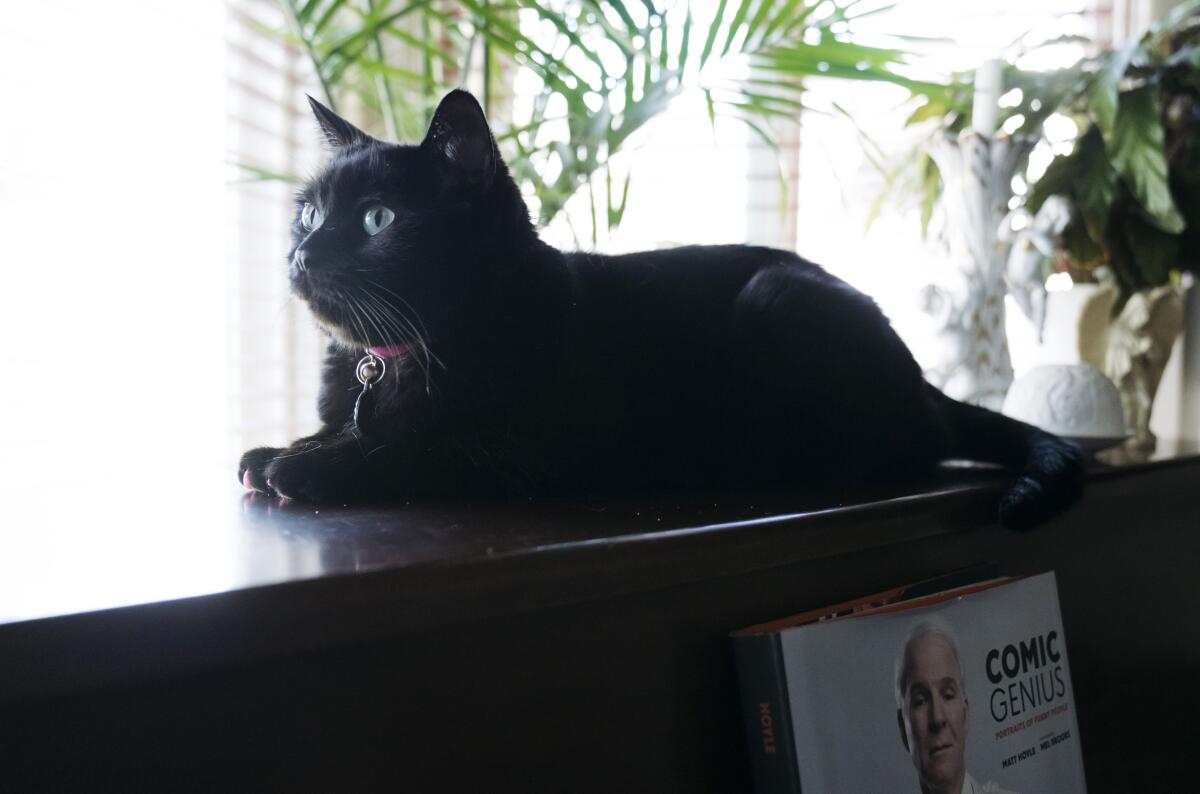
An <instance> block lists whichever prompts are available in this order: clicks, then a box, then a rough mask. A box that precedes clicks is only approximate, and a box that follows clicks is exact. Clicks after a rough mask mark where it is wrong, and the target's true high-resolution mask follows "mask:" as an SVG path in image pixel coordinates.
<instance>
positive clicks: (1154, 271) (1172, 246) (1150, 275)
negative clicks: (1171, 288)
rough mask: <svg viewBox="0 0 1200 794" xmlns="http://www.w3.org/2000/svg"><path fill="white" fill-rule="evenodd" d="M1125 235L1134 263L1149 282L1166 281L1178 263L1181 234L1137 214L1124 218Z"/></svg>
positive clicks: (1163, 282)
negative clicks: (1169, 231)
mask: <svg viewBox="0 0 1200 794" xmlns="http://www.w3.org/2000/svg"><path fill="white" fill-rule="evenodd" d="M1124 230H1125V238H1126V239H1127V240H1128V241H1129V251H1130V254H1131V255H1132V257H1133V264H1134V265H1135V266H1136V267H1137V269H1138V272H1139V273H1140V275H1141V280H1142V281H1143V282H1144V283H1145V284H1146V285H1147V286H1157V285H1159V284H1166V283H1167V281H1168V280H1170V278H1171V271H1172V270H1175V269H1176V268H1177V267H1178V266H1179V236H1178V235H1175V234H1170V233H1168V232H1164V231H1163V230H1162V229H1159V228H1158V227H1156V226H1154V225H1153V224H1150V223H1147V222H1146V221H1144V220H1142V219H1141V218H1139V217H1138V216H1137V215H1134V214H1130V215H1129V216H1128V217H1126V218H1125V223H1124Z"/></svg>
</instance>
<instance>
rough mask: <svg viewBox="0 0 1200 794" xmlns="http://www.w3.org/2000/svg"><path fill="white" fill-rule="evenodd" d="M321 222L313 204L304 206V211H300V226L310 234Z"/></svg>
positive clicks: (319, 214)
mask: <svg viewBox="0 0 1200 794" xmlns="http://www.w3.org/2000/svg"><path fill="white" fill-rule="evenodd" d="M322 220H323V218H322V217H321V213H320V212H318V211H317V205H315V204H305V205H304V209H302V210H301V211H300V225H301V226H303V227H304V228H305V229H307V230H308V231H310V232H311V231H312V230H313V229H315V228H317V227H318V226H320V225H321V221H322Z"/></svg>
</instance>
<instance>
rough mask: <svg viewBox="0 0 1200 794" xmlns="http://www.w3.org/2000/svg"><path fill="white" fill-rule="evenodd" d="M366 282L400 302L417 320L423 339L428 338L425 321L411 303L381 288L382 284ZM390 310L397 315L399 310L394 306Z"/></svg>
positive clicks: (383, 287) (369, 280) (370, 280)
mask: <svg viewBox="0 0 1200 794" xmlns="http://www.w3.org/2000/svg"><path fill="white" fill-rule="evenodd" d="M366 281H367V283H368V284H371V285H373V286H375V287H378V288H379V289H381V290H383V291H384V292H386V293H387V294H389V295H391V296H392V297H393V298H395V299H396V300H398V301H400V302H401V303H402V304H404V308H406V309H408V310H409V311H410V312H412V315H413V317H415V318H416V320H417V322H418V323H420V325H421V331H422V333H423V335H424V337H425V338H428V337H429V329H428V328H427V327H426V326H425V321H424V320H422V319H421V314H420V312H418V311H417V310H416V309H414V308H413V307H412V304H411V303H409V302H408V301H406V300H404V298H402V297H400V296H399V295H397V294H396V293H395V292H393V291H392V290H390V289H388V288H387V287H385V286H383V285H382V284H380V283H379V282H378V281H374V280H372V279H366ZM376 297H379V298H380V299H381V300H382V297H381V296H376ZM385 303H386V301H385ZM388 305H389V306H390V304H388ZM391 308H392V309H393V310H394V311H397V312H398V313H399V309H397V308H396V307H395V306H391Z"/></svg>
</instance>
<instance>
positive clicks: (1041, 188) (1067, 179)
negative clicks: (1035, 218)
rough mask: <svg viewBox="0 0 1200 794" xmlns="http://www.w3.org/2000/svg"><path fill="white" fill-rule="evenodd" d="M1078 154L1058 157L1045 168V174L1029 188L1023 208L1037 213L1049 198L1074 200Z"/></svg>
mask: <svg viewBox="0 0 1200 794" xmlns="http://www.w3.org/2000/svg"><path fill="white" fill-rule="evenodd" d="M1077 158H1078V152H1071V153H1070V154H1066V155H1059V156H1058V157H1055V158H1054V159H1053V160H1051V161H1050V165H1048V166H1046V171H1045V173H1043V174H1042V176H1041V178H1040V179H1038V181H1037V182H1034V183H1033V185H1032V186H1030V188H1029V197H1028V198H1027V199H1026V200H1025V208H1026V209H1027V210H1029V211H1030V212H1035V213H1036V212H1037V211H1038V210H1040V209H1041V208H1042V205H1043V204H1045V203H1046V199H1048V198H1050V197H1051V196H1066V197H1067V198H1074V190H1073V189H1072V188H1073V176H1074V173H1075V165H1076V163H1075V161H1076V159H1077Z"/></svg>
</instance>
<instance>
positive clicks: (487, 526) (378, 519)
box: [0, 450, 1200, 792]
mask: <svg viewBox="0 0 1200 794" xmlns="http://www.w3.org/2000/svg"><path fill="white" fill-rule="evenodd" d="M1002 483H1003V480H1002V478H998V477H997V476H995V475H988V474H987V473H986V472H981V471H978V470H970V471H958V472H954V471H950V472H947V473H946V475H945V477H944V478H943V480H942V481H940V482H938V483H935V484H931V485H930V488H929V489H928V490H927V491H925V492H922V493H917V494H886V493H875V494H865V493H852V494H841V495H837V494H819V495H813V494H809V495H803V494H773V495H771V494H756V495H738V496H732V495H722V496H718V497H703V498H701V497H679V498H660V499H653V500H652V499H643V500H625V501H606V502H599V501H595V502H586V503H579V502H554V503H537V504H534V503H520V504H513V503H491V504H468V505H463V504H458V505H409V506H404V507H395V508H388V509H339V510H328V509H323V510H320V511H319V512H315V510H314V509H313V508H306V507H302V506H288V507H287V508H285V509H281V508H280V507H279V506H278V505H277V504H275V503H273V502H262V501H258V502H248V503H247V504H246V505H245V506H244V508H242V509H239V510H237V511H234V510H231V511H230V517H229V520H228V524H227V525H221V526H212V527H211V530H210V531H212V532H220V533H226V534H227V535H228V537H229V538H231V539H232V541H231V543H230V546H229V548H230V551H229V554H228V555H227V557H225V558H219V557H217V558H213V559H209V558H205V559H203V560H198V561H197V562H196V564H197V565H221V566H226V567H227V568H228V570H231V571H234V572H235V574H236V575H233V576H231V577H230V578H231V579H232V581H231V582H229V583H228V586H227V587H225V588H221V589H220V590H219V592H199V591H201V590H203V586H198V587H197V590H198V592H195V593H192V594H187V593H184V594H183V595H184V596H186V597H182V598H176V599H172V600H154V599H150V600H148V601H146V602H140V603H128V604H123V605H117V606H113V608H107V609H88V608H86V605H85V608H83V609H80V610H78V611H77V612H76V613H75V614H59V613H56V612H54V610H53V608H52V607H51V606H50V602H49V601H45V602H41V603H39V602H38V601H37V600H36V599H35V600H31V601H30V602H28V603H25V604H6V605H3V606H4V607H5V609H6V614H10V615H11V616H12V619H11V620H10V621H9V622H6V623H3V624H0V790H5V791H24V790H29V791H51V790H76V789H78V790H107V789H119V790H136V789H143V788H144V789H153V790H172V791H178V790H216V791H232V790H249V791H266V790H286V791H298V790H314V791H357V790H371V789H387V790H402V791H413V792H423V791H460V790H461V791H478V792H485V791H487V792H491V791H517V792H535V791H551V792H559V791H562V792H591V791H596V792H634V791H672V792H674V791H747V790H749V788H750V776H749V767H748V763H747V758H746V753H745V749H744V739H743V736H742V727H741V723H740V717H739V704H738V693H737V689H736V681H735V676H734V669H733V659H732V654H731V652H730V646H729V643H728V641H727V639H726V635H727V634H728V632H729V631H731V630H733V629H736V628H740V627H743V626H746V625H749V624H752V623H755V622H759V621H762V620H766V619H769V618H775V617H779V616H782V615H786V614H789V613H792V612H797V611H800V610H803V609H807V608H811V607H815V606H821V605H825V604H828V603H832V602H835V601H839V600H843V599H849V598H853V597H855V596H859V595H862V594H864V593H868V592H874V591H877V590H882V589H885V588H887V587H889V586H892V585H895V584H898V583H904V582H908V581H914V580H918V579H922V578H925V577H929V576H932V575H935V574H939V573H943V572H946V571H949V570H953V569H956V568H961V567H964V566H967V565H971V564H975V563H979V562H996V563H998V564H999V565H1000V566H1001V567H1002V570H1004V571H1005V572H1007V573H1033V572H1038V571H1043V570H1049V569H1054V570H1056V571H1057V572H1058V581H1059V586H1060V590H1061V592H1060V596H1061V601H1062V609H1063V618H1064V621H1065V626H1066V633H1067V642H1068V646H1069V648H1070V654H1071V661H1072V669H1073V673H1074V676H1075V691H1076V697H1077V702H1078V717H1079V722H1080V733H1081V734H1082V742H1083V747H1084V753H1085V760H1086V765H1087V769H1088V777H1089V786H1090V789H1091V790H1092V791H1096V792H1104V791H1114V792H1125V791H1183V790H1191V789H1192V788H1193V786H1194V784H1193V779H1194V777H1195V775H1194V773H1192V772H1191V769H1190V756H1191V753H1192V749H1193V748H1194V747H1195V746H1196V739H1197V734H1200V728H1198V727H1197V725H1200V723H1198V721H1197V719H1196V717H1195V715H1197V714H1200V708H1198V707H1200V683H1198V681H1200V568H1198V563H1200V457H1198V456H1196V455H1195V454H1194V453H1193V452H1192V451H1189V450H1184V451H1181V452H1180V453H1179V454H1177V455H1173V456H1164V457H1163V458H1162V459H1160V460H1156V461H1153V462H1149V463H1143V464H1137V465H1130V466H1126V467H1122V468H1114V469H1107V468H1106V469H1097V470H1096V471H1094V472H1093V473H1092V475H1091V477H1090V482H1089V484H1088V488H1087V492H1086V496H1085V498H1084V500H1083V502H1082V503H1081V504H1080V505H1078V506H1077V507H1076V508H1074V509H1073V510H1072V511H1071V512H1070V513H1069V514H1067V515H1065V516H1063V517H1062V518H1060V519H1058V520H1056V521H1054V522H1053V523H1051V524H1049V525H1047V526H1045V527H1042V528H1040V529H1039V530H1037V531H1034V532H1032V533H1029V534H1025V535H1018V534H1013V533H1010V532H1006V531H1004V530H1001V529H999V528H998V527H997V526H996V524H995V522H994V520H993V515H994V509H995V502H996V498H997V496H998V494H999V492H1000V489H1001V485H1002ZM230 499H231V500H233V499H236V496H233V495H231V496H230ZM114 504H115V502H114ZM181 509H187V508H186V506H183V507H181ZM112 510H115V508H112V509H111V510H110V512H109V513H108V514H107V515H109V516H110V519H111V520H113V521H114V522H115V523H116V524H118V525H119V524H120V523H121V522H120V514H119V512H116V513H114V512H112ZM113 516H115V518H112V517H113ZM159 519H160V520H161V521H162V522H164V526H168V525H170V522H171V521H172V516H169V515H162V516H160V517H159ZM137 520H139V521H144V520H150V519H148V518H147V517H145V516H142V517H139V518H138V519H137ZM89 529H90V531H101V530H97V529H96V528H94V527H93V528H89ZM83 530H84V528H71V527H66V528H63V529H62V532H63V533H64V535H63V537H64V538H69V537H70V533H71V532H74V531H83ZM111 531H112V533H113V539H112V546H111V549H112V551H111V553H112V554H113V555H121V558H122V559H124V560H126V561H128V559H129V555H137V554H138V553H139V547H138V541H137V538H139V537H144V533H129V535H128V537H127V538H126V536H125V535H124V534H123V532H122V530H120V529H114V530H111ZM197 531H202V530H201V529H198V530H197ZM122 538H125V539H124V540H123V539H122ZM6 542H7V541H6ZM0 553H3V550H2V549H0ZM64 553H70V545H69V543H68V544H66V545H65V546H64ZM112 559H114V560H115V559H116V557H115V556H114V557H113V558H112ZM110 562H111V560H106V559H105V558H104V557H103V555H100V556H99V558H98V559H96V561H95V564H96V565H97V566H104V565H106V564H109V563H110ZM141 563H142V565H144V566H145V569H146V571H147V573H148V574H149V573H150V572H153V574H154V575H155V576H156V577H159V578H162V577H164V576H166V577H168V578H169V577H170V576H171V575H173V574H177V575H178V576H180V577H183V576H185V575H191V576H192V578H193V579H195V580H196V581H200V582H208V581H213V580H212V579H211V578H210V579H205V578H204V577H199V576H195V571H192V572H191V573H190V574H188V572H186V571H183V570H180V571H178V572H175V571H171V570H167V571H164V570H161V569H155V567H154V566H155V559H154V558H153V557H147V558H145V559H142V560H141ZM125 569H126V570H127V569H128V566H127V565H126V566H125ZM38 570H39V567H38V565H37V564H35V561H31V564H30V566H29V576H30V577H34V576H37V575H38ZM223 570H224V569H223ZM31 591H34V592H37V588H31ZM85 597H86V593H85V594H83V596H81V598H85ZM104 605H105V606H109V605H108V604H104Z"/></svg>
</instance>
